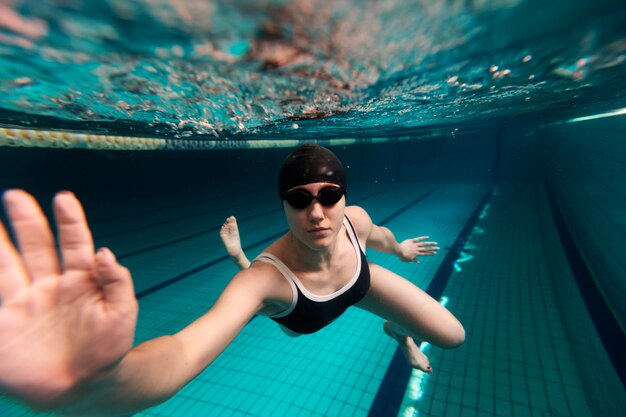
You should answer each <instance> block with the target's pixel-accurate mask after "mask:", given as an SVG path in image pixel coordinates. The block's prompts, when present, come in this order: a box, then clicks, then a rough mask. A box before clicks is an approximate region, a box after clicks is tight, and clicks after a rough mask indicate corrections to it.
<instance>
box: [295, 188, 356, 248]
mask: <svg viewBox="0 0 626 417" xmlns="http://www.w3.org/2000/svg"><path fill="white" fill-rule="evenodd" d="M328 187H332V188H336V189H337V190H340V187H339V186H338V185H336V184H331V183H326V182H316V183H313V184H306V185H299V186H297V187H294V188H292V189H291V190H290V191H292V190H301V191H304V192H307V193H309V194H311V196H318V198H319V195H320V192H322V193H324V192H325V191H323V190H324V189H325V188H328ZM283 207H284V209H285V216H286V217H287V223H288V224H289V229H290V230H291V233H292V234H293V235H294V237H296V238H297V239H298V240H300V241H301V242H302V243H304V244H305V245H307V246H309V247H310V248H323V247H327V246H329V245H330V244H331V243H332V242H334V241H335V238H336V236H337V234H338V233H339V231H340V230H341V227H342V225H343V217H344V214H345V210H346V197H345V195H342V196H341V198H340V199H339V201H337V202H336V203H335V204H334V205H331V206H324V205H322V204H321V203H320V202H319V201H318V200H316V199H313V200H312V201H311V203H310V204H309V205H308V206H306V207H305V208H294V207H292V206H291V205H290V204H289V203H288V202H287V201H283Z"/></svg>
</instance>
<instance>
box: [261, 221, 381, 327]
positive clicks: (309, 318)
mask: <svg viewBox="0 0 626 417" xmlns="http://www.w3.org/2000/svg"><path fill="white" fill-rule="evenodd" d="M344 225H345V227H346V230H347V231H348V236H349V238H350V241H351V242H352V245H353V246H354V252H355V254H356V258H357V267H356V272H355V273H354V276H353V277H352V279H351V280H350V281H349V282H348V283H347V284H346V285H345V286H344V287H343V288H341V289H339V290H337V291H335V292H334V293H332V294H328V295H315V294H313V293H311V292H310V291H309V290H307V289H306V288H305V287H304V285H303V284H302V282H300V280H299V279H298V277H297V276H296V275H295V274H294V273H293V272H292V271H291V270H290V269H289V268H287V266H286V265H285V264H284V263H283V262H282V261H281V260H280V259H278V258H277V257H276V256H274V255H272V254H270V253H265V252H264V253H262V254H260V255H259V256H258V257H257V258H256V260H258V261H262V262H267V263H270V264H272V265H274V267H275V268H276V269H278V270H279V271H280V272H281V273H282V274H283V276H284V277H285V278H286V279H287V281H288V282H289V284H290V285H291V290H292V293H293V297H292V301H291V305H290V306H289V307H288V308H287V309H286V310H284V311H282V312H281V313H278V314H275V315H273V316H270V318H271V319H272V320H274V321H275V322H277V323H279V324H280V325H281V327H282V328H283V330H285V332H286V333H287V334H290V335H292V336H295V335H298V334H310V333H315V332H316V331H318V330H320V329H322V328H323V327H325V326H327V325H328V324H330V323H331V322H333V321H334V320H335V319H336V318H337V317H339V316H340V315H341V314H342V313H343V312H344V311H346V309H347V308H348V307H350V306H351V305H354V304H356V303H358V302H359V301H361V299H363V297H364V296H365V294H366V293H367V290H369V287H370V270H369V266H368V264H367V259H366V258H365V253H364V252H363V249H362V248H361V244H360V243H359V239H358V238H357V235H356V232H355V230H354V226H352V223H351V222H350V220H349V219H348V218H347V217H345V218H344ZM286 329H287V330H286Z"/></svg>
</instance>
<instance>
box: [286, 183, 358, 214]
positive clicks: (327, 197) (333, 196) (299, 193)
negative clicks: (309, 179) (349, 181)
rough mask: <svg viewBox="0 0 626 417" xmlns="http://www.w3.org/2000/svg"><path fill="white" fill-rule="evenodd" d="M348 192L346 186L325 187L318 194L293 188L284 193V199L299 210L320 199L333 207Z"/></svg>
mask: <svg viewBox="0 0 626 417" xmlns="http://www.w3.org/2000/svg"><path fill="white" fill-rule="evenodd" d="M345 194H346V189H345V188H344V187H324V188H322V189H321V190H320V191H319V193H317V195H313V194H311V193H310V192H308V191H306V190H301V189H298V190H291V191H287V192H286V193H283V200H286V201H287V203H289V205H290V206H291V207H293V208H295V209H297V210H302V209H305V208H307V207H308V206H309V204H311V202H312V201H313V200H317V201H319V203H320V204H321V205H322V206H324V207H332V206H334V205H335V204H337V203H338V202H339V200H341V197H343V196H344V195H345Z"/></svg>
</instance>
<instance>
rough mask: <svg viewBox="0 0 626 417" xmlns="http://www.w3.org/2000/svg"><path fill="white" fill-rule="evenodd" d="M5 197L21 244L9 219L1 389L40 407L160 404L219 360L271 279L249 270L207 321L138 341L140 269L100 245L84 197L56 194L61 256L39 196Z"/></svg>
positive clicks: (2, 287) (82, 409)
mask: <svg viewBox="0 0 626 417" xmlns="http://www.w3.org/2000/svg"><path fill="white" fill-rule="evenodd" d="M4 197H5V198H4V200H5V206H6V211H7V215H8V219H9V221H10V222H11V224H12V226H13V230H14V232H15V236H16V238H17V241H18V244H19V251H18V250H16V248H15V247H14V246H13V244H12V243H11V241H10V240H9V238H8V235H7V233H6V231H5V229H4V227H2V226H1V225H0V301H1V303H0V394H6V395H9V396H12V397H14V398H17V399H19V400H20V401H22V402H24V403H26V404H27V405H29V406H31V407H34V408H36V409H39V410H49V411H54V412H56V413H61V414H67V415H89V416H96V415H121V414H128V413H132V412H135V411H138V410H141V409H144V408H147V407H149V406H151V405H154V404H157V403H159V402H161V401H163V400H165V399H167V398H169V397H170V396H171V395H173V394H174V393H175V392H176V391H177V390H178V389H180V388H181V387H182V386H183V385H185V384H186V383H187V382H188V381H189V380H191V379H192V378H193V377H194V376H195V375H197V374H198V373H199V372H200V371H202V369H204V368H205V367H206V366H207V365H208V364H209V363H211V361H212V360H213V359H215V357H217V356H218V355H219V354H220V353H221V352H222V350H223V349H224V348H225V347H226V346H227V345H228V343H230V341H231V340H232V339H233V338H234V337H235V336H236V334H237V333H238V332H239V331H240V329H241V328H242V327H243V326H244V325H245V324H246V323H247V321H248V320H249V319H250V318H251V317H252V316H253V315H254V313H255V312H256V311H257V310H258V309H259V308H260V307H259V306H260V305H261V304H262V301H260V300H262V299H263V298H262V294H263V291H266V290H267V287H268V284H267V283H266V284H263V282H267V281H264V280H259V279H257V278H258V277H256V276H255V275H254V274H255V272H254V271H246V272H245V273H241V274H239V275H237V277H236V278H235V279H233V281H232V282H231V283H230V284H229V285H228V286H227V288H226V290H225V291H224V293H223V294H222V296H220V298H219V300H218V301H217V302H216V304H215V306H214V307H213V308H212V309H211V310H210V311H209V312H208V313H206V314H205V315H204V316H202V317H201V318H200V319H198V320H196V321H195V322H194V323H192V324H191V325H189V326H188V327H186V328H185V329H183V330H182V331H180V332H179V333H177V334H176V335H173V336H165V337H160V338H157V339H153V340H151V341H148V342H146V343H143V344H141V345H139V346H137V347H135V348H132V349H131V346H132V343H133V337H134V331H135V326H136V318H137V302H136V299H135V296H134V292H133V287H132V280H131V276H130V273H129V271H128V270H127V269H126V268H124V267H122V266H121V265H120V264H118V263H117V261H116V260H115V258H114V256H113V254H112V253H111V252H110V251H109V250H106V249H105V250H100V251H98V252H97V253H94V248H93V241H92V238H91V233H90V231H89V228H88V226H87V223H86V221H85V217H84V214H83V211H82V207H81V205H80V203H79V202H78V200H77V199H76V198H75V197H74V196H73V195H72V194H70V193H61V194H59V195H57V196H56V197H55V204H54V208H55V217H56V220H57V225H58V229H59V249H60V253H61V256H60V257H59V256H58V255H57V251H56V248H55V242H54V238H53V235H52V232H51V231H50V228H49V226H48V223H47V220H46V218H45V216H44V215H43V213H42V211H41V209H40V208H39V206H38V204H37V202H36V201H35V200H34V198H33V197H31V196H30V195H28V194H26V193H25V192H23V191H11V192H7V193H6V194H5V196H4ZM258 282H261V283H260V284H259V283H258ZM259 294H261V295H259Z"/></svg>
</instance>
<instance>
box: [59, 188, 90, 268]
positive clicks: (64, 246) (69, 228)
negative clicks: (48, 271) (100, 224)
mask: <svg viewBox="0 0 626 417" xmlns="http://www.w3.org/2000/svg"><path fill="white" fill-rule="evenodd" d="M54 216H55V218H56V221H57V228H58V231H59V245H60V247H61V258H62V260H63V270H65V271H67V270H72V269H75V270H91V268H92V266H93V262H94V249H93V239H92V237H91V231H90V230H89V226H87V220H86V219H85V213H84V212H83V207H82V206H81V204H80V202H79V201H78V199H77V198H76V197H75V196H74V194H72V193H71V192H69V191H63V192H60V193H58V194H57V195H56V196H55V198H54Z"/></svg>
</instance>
